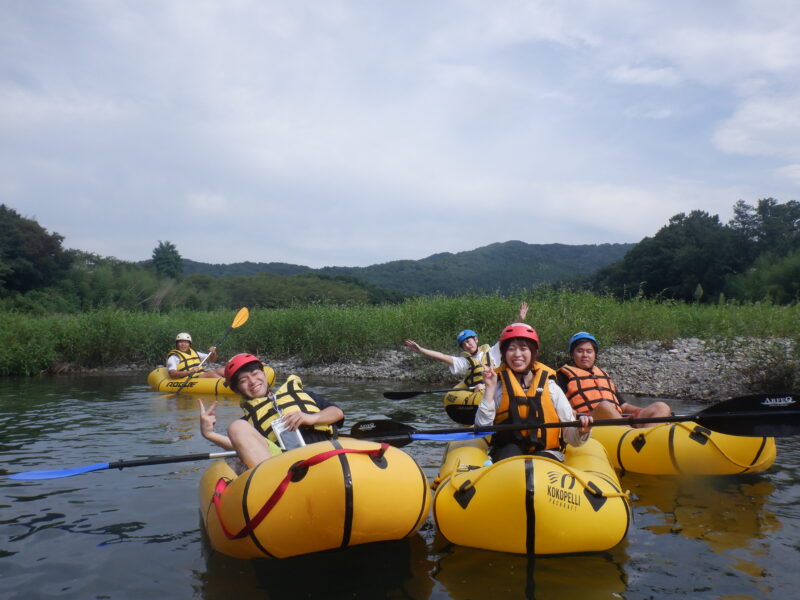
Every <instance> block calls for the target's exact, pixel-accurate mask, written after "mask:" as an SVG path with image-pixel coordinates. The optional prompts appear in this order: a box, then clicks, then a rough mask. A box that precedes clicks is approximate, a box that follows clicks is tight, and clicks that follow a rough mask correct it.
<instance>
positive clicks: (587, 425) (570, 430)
mask: <svg viewBox="0 0 800 600" xmlns="http://www.w3.org/2000/svg"><path fill="white" fill-rule="evenodd" d="M547 385H548V386H549V389H550V397H551V398H552V399H553V405H554V406H555V408H556V413H557V414H558V420H559V421H574V420H575V412H574V411H573V410H572V406H570V404H569V400H567V397H566V396H565V395H564V392H562V391H561V388H560V387H558V385H556V383H555V382H554V381H553V380H552V379H551V380H550V381H548V382H547ZM578 420H579V421H580V422H581V424H582V427H581V428H580V429H578V428H576V427H564V428H563V429H562V430H561V435H562V437H563V438H564V441H565V442H567V443H568V444H569V445H570V446H582V445H583V443H584V442H586V440H588V439H589V435H590V434H591V423H592V417H590V416H587V415H581V416H580V417H578Z"/></svg>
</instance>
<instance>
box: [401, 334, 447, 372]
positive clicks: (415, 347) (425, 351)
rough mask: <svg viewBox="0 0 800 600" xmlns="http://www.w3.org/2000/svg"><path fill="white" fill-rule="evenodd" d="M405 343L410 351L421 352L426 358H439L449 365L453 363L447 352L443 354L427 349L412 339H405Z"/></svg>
mask: <svg viewBox="0 0 800 600" xmlns="http://www.w3.org/2000/svg"><path fill="white" fill-rule="evenodd" d="M405 344H406V346H407V347H409V348H411V350H412V351H414V352H416V353H417V354H422V355H423V356H427V357H428V358H433V359H434V360H439V361H441V362H443V363H446V364H448V365H450V366H452V365H453V357H452V356H448V355H447V354H443V353H441V352H437V351H436V350H428V349H427V348H423V347H422V346H420V345H419V344H418V343H417V342H415V341H414V340H406V341H405Z"/></svg>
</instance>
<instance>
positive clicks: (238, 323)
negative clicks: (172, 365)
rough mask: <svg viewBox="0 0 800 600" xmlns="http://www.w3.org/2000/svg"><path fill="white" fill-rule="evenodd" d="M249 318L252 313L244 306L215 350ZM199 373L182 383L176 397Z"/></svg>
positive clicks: (203, 361) (193, 374)
mask: <svg viewBox="0 0 800 600" xmlns="http://www.w3.org/2000/svg"><path fill="white" fill-rule="evenodd" d="M249 318H250V311H249V310H247V307H246V306H243V307H242V308H240V309H239V312H237V313H236V316H235V317H233V323H231V326H230V327H228V329H227V331H225V333H224V334H222V337H221V338H219V340H218V341H217V343H216V344H214V347H215V348H217V347H219V345H220V344H222V342H224V341H225V338H226V337H228V334H229V333H230V332H231V331H233V330H234V329H236V328H237V327H241V326H242V325H244V324H245V323H246V322H247V319H249ZM209 356H211V355H210V354H208V355H207V356H206V357H205V358H204V359H203V360H202V361H201V362H200V365H199V366H200V367H202V366H203V365H204V364H206V361H207V360H208V357H209ZM199 372H200V371H197V373H199ZM197 373H192V374H191V375H189V376H188V377H187V378H186V380H185V381H184V382H183V383H181V386H180V387H179V388H178V389H177V390H175V395H176V396H177V395H178V394H180V393H181V390H182V389H183V388H185V387H186V384H188V383H189V382H190V381H191V380H192V378H193V377H194V376H195V375H197Z"/></svg>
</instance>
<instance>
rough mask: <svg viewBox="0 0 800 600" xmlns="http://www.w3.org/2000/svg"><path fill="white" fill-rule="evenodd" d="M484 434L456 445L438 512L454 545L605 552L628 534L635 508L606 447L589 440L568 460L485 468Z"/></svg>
mask: <svg viewBox="0 0 800 600" xmlns="http://www.w3.org/2000/svg"><path fill="white" fill-rule="evenodd" d="M487 458H488V456H487V444H486V442H485V441H484V440H483V439H480V440H473V441H469V442H451V443H450V444H449V445H448V450H447V454H446V455H445V460H444V462H443V464H442V467H441V470H440V475H439V477H438V478H437V480H436V482H435V483H436V484H437V485H438V487H437V488H436V492H435V494H434V498H433V515H434V519H435V520H436V526H437V527H438V529H439V531H440V532H441V533H442V535H444V537H445V538H447V539H448V540H449V541H451V542H452V543H454V544H458V545H461V546H470V547H472V548H483V549H486V550H496V551H500V552H512V553H517V554H535V555H542V554H566V553H572V552H598V551H603V550H608V549H609V548H613V547H614V546H616V545H617V544H618V543H620V542H621V541H622V540H623V539H624V538H625V535H626V534H627V531H628V526H629V525H630V516H631V512H630V505H629V502H628V494H627V492H623V491H622V489H621V487H620V483H619V479H618V478H617V475H616V473H615V472H614V469H613V467H612V466H611V464H610V463H609V461H608V457H607V456H606V453H605V450H604V449H603V447H602V446H601V445H600V444H599V443H598V442H596V441H593V440H589V441H588V442H587V443H586V444H584V445H583V446H581V447H580V448H573V447H571V446H570V447H568V449H567V451H566V459H565V462H563V463H560V462H558V461H556V460H552V459H549V458H544V457H540V456H516V457H513V458H507V459H505V460H501V461H500V462H497V463H494V464H489V465H488V466H483V465H484V463H485V462H486V460H487Z"/></svg>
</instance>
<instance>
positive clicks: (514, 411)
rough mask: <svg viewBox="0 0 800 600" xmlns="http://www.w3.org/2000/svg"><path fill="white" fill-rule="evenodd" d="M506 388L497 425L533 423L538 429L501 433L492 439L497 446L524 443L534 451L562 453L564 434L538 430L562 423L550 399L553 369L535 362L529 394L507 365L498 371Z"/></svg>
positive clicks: (555, 431) (555, 429)
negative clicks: (543, 425) (546, 424)
mask: <svg viewBox="0 0 800 600" xmlns="http://www.w3.org/2000/svg"><path fill="white" fill-rule="evenodd" d="M496 371H497V376H498V377H499V379H500V384H501V385H502V386H503V387H502V391H503V396H502V399H501V400H500V406H499V407H498V409H497V412H496V414H495V417H494V422H495V424H498V425H499V424H501V423H530V424H531V425H533V426H534V427H533V428H531V429H526V430H522V431H500V432H497V433H495V434H494V436H492V444H493V445H503V444H508V443H518V442H523V443H525V444H527V445H528V446H529V448H530V450H561V449H563V443H562V441H561V430H560V429H558V428H550V429H542V428H539V429H536V427H535V426H536V425H540V424H542V423H557V422H558V421H559V420H560V419H559V418H558V413H556V407H555V405H554V404H553V398H552V397H551V396H550V388H549V386H548V381H549V380H550V378H551V377H555V374H556V372H555V371H553V369H551V368H550V367H548V366H546V365H544V364H542V363H540V362H535V363H533V365H532V367H531V374H532V375H533V379H532V380H531V383H532V384H533V385H531V387H530V388H528V390H527V391H526V390H523V389H522V386H521V385H520V383H519V381H518V380H517V376H516V375H515V373H514V372H513V371H512V370H511V369H509V368H508V367H507V366H506V365H505V364H502V365H500V366H499V367H498V368H497V369H496Z"/></svg>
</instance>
